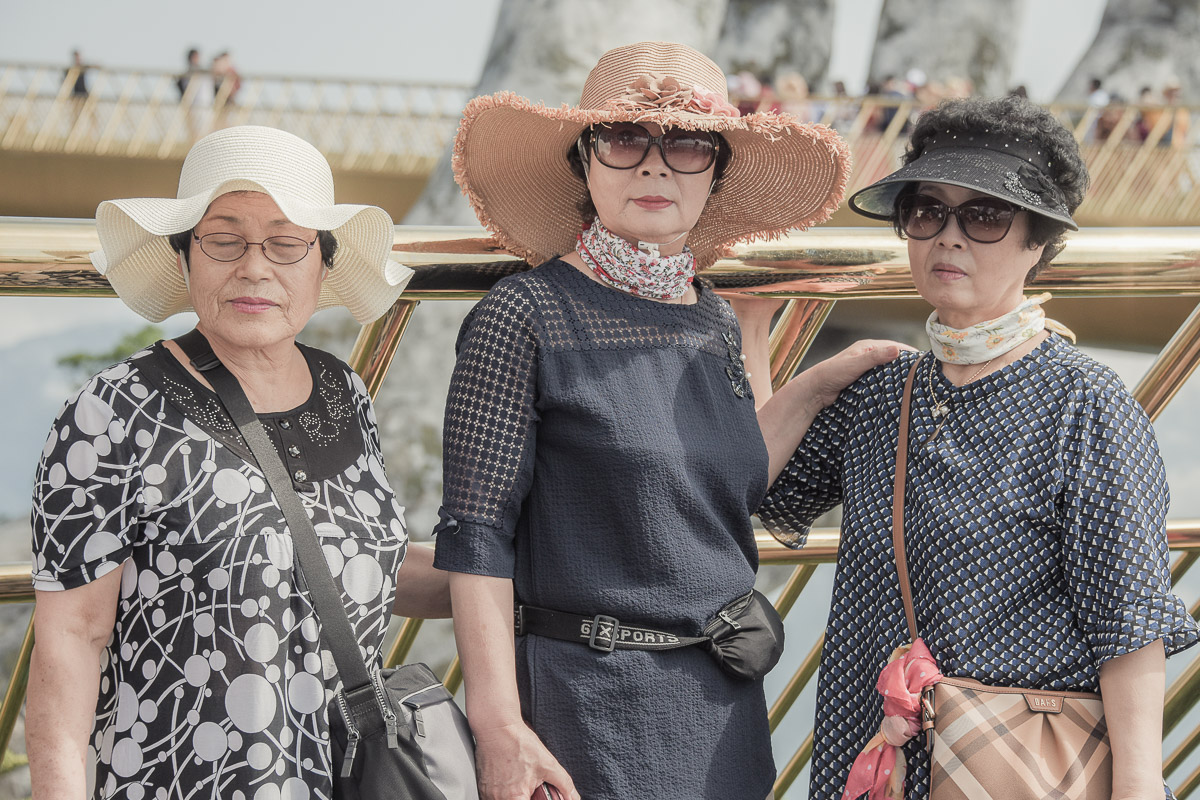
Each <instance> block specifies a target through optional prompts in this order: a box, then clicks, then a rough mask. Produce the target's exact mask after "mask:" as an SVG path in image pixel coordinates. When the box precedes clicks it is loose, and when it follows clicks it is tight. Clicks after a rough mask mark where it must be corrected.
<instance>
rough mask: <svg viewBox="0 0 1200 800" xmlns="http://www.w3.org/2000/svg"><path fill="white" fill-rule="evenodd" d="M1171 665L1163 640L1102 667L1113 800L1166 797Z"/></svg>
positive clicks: (1102, 687) (1153, 799) (1117, 658)
mask: <svg viewBox="0 0 1200 800" xmlns="http://www.w3.org/2000/svg"><path fill="white" fill-rule="evenodd" d="M1165 664H1166V655H1165V651H1164V649H1163V642H1162V640H1161V639H1159V640H1158V641H1156V642H1153V643H1152V644H1148V645H1146V646H1145V647H1143V648H1141V649H1140V650H1134V651H1133V652H1130V653H1125V654H1124V655H1119V656H1115V657H1114V658H1111V659H1109V660H1108V661H1106V662H1104V663H1103V664H1102V665H1101V666H1100V697H1101V698H1103V701H1104V718H1105V721H1106V722H1107V723H1108V738H1109V743H1110V744H1111V745H1112V754H1113V790H1112V797H1113V800H1160V798H1161V797H1162V796H1163V777H1162V718H1163V692H1164V685H1165V682H1166V678H1165Z"/></svg>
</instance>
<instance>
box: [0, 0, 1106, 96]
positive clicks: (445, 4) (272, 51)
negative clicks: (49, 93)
mask: <svg viewBox="0 0 1200 800" xmlns="http://www.w3.org/2000/svg"><path fill="white" fill-rule="evenodd" d="M966 1H967V2H985V0H966ZM646 2H654V0H646ZM836 2H837V5H836V15H835V30H834V47H833V56H832V62H833V63H832V65H831V69H830V75H831V77H832V78H834V79H839V78H840V79H842V80H845V81H846V83H847V86H849V87H851V88H852V89H854V88H855V87H858V88H861V86H862V84H863V83H864V82H865V79H866V74H867V67H868V61H869V58H870V48H871V45H872V43H873V41H874V38H875V27H876V23H877V20H878V18H879V8H880V6H881V5H882V3H883V0H836ZM499 7H500V0H436V1H435V2H430V0H420V2H417V1H416V0H390V2H381V1H380V0H338V1H337V2H335V3H330V2H316V0H287V1H286V2H284V0H207V2H205V3H180V2H173V1H172V0H102V1H101V2H97V0H0V20H2V22H0V61H18V62H37V63H51V64H59V63H64V62H65V61H66V60H67V59H68V57H69V55H70V52H71V50H72V48H75V47H79V48H80V49H82V51H83V53H84V56H85V58H86V59H87V60H89V61H90V62H94V63H97V64H106V65H110V66H119V67H142V68H156V69H167V70H176V69H180V68H181V67H182V65H183V61H184V57H183V54H184V52H185V51H186V50H187V49H188V48H189V47H193V46H195V47H197V48H199V49H200V50H201V51H202V53H203V54H204V57H205V59H206V63H207V59H209V58H211V57H212V56H213V55H215V54H216V53H218V52H220V51H221V50H226V49H228V50H230V51H231V52H232V53H233V55H234V59H235V61H236V63H237V65H238V68H239V69H240V70H241V71H242V72H243V73H258V74H272V75H278V74H285V75H299V76H313V77H361V78H386V79H395V78H402V79H408V80H446V81H451V82H457V83H473V82H474V81H475V78H476V77H477V76H478V74H479V71H480V69H481V67H482V66H483V58H484V55H485V54H486V51H487V46H488V42H489V41H490V39H491V31H492V26H493V24H494V22H495V19H496V13H497V10H498V9H499ZM1103 7H1104V0H1026V9H1027V11H1026V13H1025V14H1024V15H1023V19H1022V35H1021V39H1020V43H1019V44H1018V47H1017V52H1016V54H1015V57H1014V59H1015V61H1014V75H1013V83H1014V84H1017V83H1024V84H1026V85H1027V86H1028V87H1029V90H1030V94H1031V96H1032V97H1033V98H1034V99H1037V100H1049V99H1051V98H1052V97H1053V95H1054V93H1055V91H1056V90H1057V89H1058V87H1059V85H1060V84H1061V83H1062V82H1063V80H1064V79H1065V78H1066V76H1067V74H1068V72H1069V71H1070V69H1071V68H1072V67H1073V66H1074V64H1075V61H1076V60H1077V59H1078V57H1079V55H1080V54H1081V53H1082V52H1083V50H1084V49H1086V47H1087V46H1088V45H1089V44H1090V43H1091V40H1092V37H1093V36H1094V35H1095V32H1096V29H1097V26H1098V25H1099V21H1100V13H1101V12H1102V10H1103ZM629 29H630V39H631V40H632V39H636V38H638V37H637V25H636V20H630V25H629ZM931 46H936V43H931Z"/></svg>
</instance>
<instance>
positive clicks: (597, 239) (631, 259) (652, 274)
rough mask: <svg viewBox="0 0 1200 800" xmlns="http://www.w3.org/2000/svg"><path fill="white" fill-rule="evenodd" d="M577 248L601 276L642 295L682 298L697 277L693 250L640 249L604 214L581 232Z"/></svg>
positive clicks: (628, 290)
mask: <svg viewBox="0 0 1200 800" xmlns="http://www.w3.org/2000/svg"><path fill="white" fill-rule="evenodd" d="M575 252H577V253H579V257H580V258H582V259H583V263H584V264H587V266H588V269H590V270H591V271H592V272H594V273H595V274H596V276H597V277H598V278H600V280H602V281H604V282H605V283H607V284H608V285H609V286H612V287H613V288H615V289H620V290H621V291H623V292H628V293H629V294H635V295H637V296H638V297H649V298H653V299H655V300H678V299H679V298H680V297H683V293H684V292H686V291H687V288H688V286H690V285H691V283H692V280H693V279H694V278H695V277H696V258H695V256H693V255H692V251H691V250H689V249H687V248H686V247H684V248H683V252H682V253H680V254H679V255H674V256H654V255H651V254H649V253H644V252H642V251H641V250H638V249H637V248H636V247H634V246H633V245H632V244H630V243H629V242H628V241H626V240H625V239H622V238H621V237H620V236H617V235H616V234H615V233H613V232H612V231H610V230H609V229H608V228H606V227H604V225H603V224H601V222H600V218H599V217H597V218H596V220H595V221H594V222H593V223H592V224H591V227H589V228H586V229H584V231H583V233H581V234H579V240H578V242H577V243H576V244H575Z"/></svg>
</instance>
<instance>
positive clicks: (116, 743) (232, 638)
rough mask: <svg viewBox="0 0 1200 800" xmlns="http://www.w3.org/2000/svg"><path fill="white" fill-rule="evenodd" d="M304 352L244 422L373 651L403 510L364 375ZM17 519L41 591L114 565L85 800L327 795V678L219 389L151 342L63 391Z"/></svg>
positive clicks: (390, 592)
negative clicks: (284, 385) (292, 493)
mask: <svg viewBox="0 0 1200 800" xmlns="http://www.w3.org/2000/svg"><path fill="white" fill-rule="evenodd" d="M301 350H302V352H303V353H304V355H305V357H306V359H307V361H308V364H309V368H310V371H311V373H312V378H313V391H312V395H311V396H310V398H309V399H308V401H307V402H305V403H304V404H303V405H301V406H299V407H297V408H295V409H292V410H290V411H286V412H281V413H274V414H260V415H259V420H260V421H261V422H262V423H263V427H264V428H265V429H266V431H267V434H268V436H269V438H270V439H271V440H272V441H273V442H274V444H275V447H276V448H277V449H278V451H279V452H280V455H281V457H282V458H283V460H284V462H285V464H287V467H288V471H289V472H291V473H292V476H293V481H294V484H293V485H294V486H295V488H296V490H297V491H298V492H299V494H300V497H301V500H302V501H303V503H304V505H305V507H306V509H307V510H308V512H309V516H311V517H312V520H313V523H314V525H315V526H316V529H317V534H318V536H319V537H320V539H321V543H322V546H323V549H324V551H325V558H326V561H328V563H329V566H330V570H331V571H332V572H333V574H334V580H335V581H336V582H337V585H338V587H339V588H340V589H341V590H342V600H343V603H344V604H345V605H346V610H347V613H348V614H349V615H350V619H351V621H352V624H353V626H354V630H355V633H356V634H357V636H358V641H359V644H360V645H361V647H362V649H363V654H364V656H365V657H366V658H367V659H369V660H371V661H375V662H378V661H379V660H380V658H381V654H380V650H381V648H382V645H383V638H384V634H385V633H386V631H387V626H388V622H389V620H390V618H391V610H392V609H391V606H392V599H393V596H394V593H395V577H396V572H397V570H398V569H399V567H400V563H401V561H402V560H403V558H404V553H405V548H406V546H407V542H408V536H407V533H406V531H405V529H404V522H403V510H402V509H401V508H400V506H399V504H398V503H397V502H396V497H395V494H394V493H393V492H392V489H391V487H390V486H389V485H388V482H387V476H386V475H385V474H384V469H383V460H382V456H381V453H380V449H379V440H378V435H377V430H376V425H375V413H374V411H373V410H372V407H371V400H370V397H369V396H368V395H367V392H366V387H365V386H364V385H363V382H362V380H361V379H359V377H358V376H357V375H355V374H354V373H353V372H352V371H351V370H350V368H349V367H348V366H346V365H345V364H343V363H342V362H341V361H339V360H337V359H336V358H334V357H333V356H331V355H329V354H328V353H324V352H321V351H319V350H313V349H311V348H306V347H302V348H301ZM32 523H33V555H34V561H35V563H34V573H33V584H34V587H35V588H36V589H38V590H39V591H43V592H46V591H69V590H71V589H73V588H75V587H78V586H83V585H84V584H87V583H90V582H91V581H94V580H96V579H98V578H100V577H102V576H104V575H106V574H108V573H110V572H112V571H113V570H116V569H123V572H122V574H121V588H120V596H119V599H118V604H117V609H116V625H115V627H114V630H113V635H112V638H111V639H110V640H109V642H108V646H107V648H106V649H105V650H104V652H103V653H102V655H101V661H100V668H101V669H100V692H99V697H98V701H97V705H96V722H95V728H94V729H93V731H92V736H91V737H90V739H89V760H90V762H91V763H90V765H89V779H90V782H92V783H94V785H95V789H94V792H93V794H92V797H94V798H121V800H168V798H169V800H202V799H203V800H209V799H211V798H220V800H279V798H311V799H312V800H320V799H321V798H326V799H328V798H331V797H332V796H333V791H332V788H333V787H332V778H331V774H330V748H329V724H328V716H327V714H326V703H327V702H328V700H329V698H330V696H331V693H332V692H333V691H334V690H335V689H336V688H337V687H338V686H339V681H338V676H337V671H336V667H335V666H334V663H333V659H332V656H331V655H330V653H329V652H328V651H327V650H324V649H323V648H322V647H321V643H320V624H319V622H318V620H317V618H316V616H315V614H314V612H313V608H312V603H311V601H310V599H309V596H308V588H307V586H306V585H305V583H304V579H303V576H302V575H301V574H300V571H299V570H298V569H297V568H296V564H295V560H294V558H293V550H292V540H291V536H290V534H289V533H288V530H287V525H286V523H285V521H284V519H283V513H282V511H280V509H279V506H278V504H277V503H276V501H275V498H274V496H273V495H272V493H271V490H270V488H269V487H268V486H267V483H266V481H265V480H264V478H263V475H262V473H261V472H260V471H259V470H258V468H257V466H256V465H254V463H253V458H252V456H251V455H250V452H249V450H248V448H247V447H246V444H245V442H244V441H243V440H242V438H241V434H240V433H238V431H237V429H236V428H235V427H234V424H233V421H232V420H231V419H230V418H229V417H228V416H227V415H226V414H225V412H224V409H223V408H222V407H221V405H220V403H219V401H218V400H217V397H216V395H215V394H213V393H212V392H211V391H210V390H209V389H208V388H206V387H205V386H203V385H202V384H200V383H199V382H198V381H196V380H195V379H194V378H192V376H191V375H190V374H189V373H188V372H187V371H186V370H185V369H184V368H183V366H182V365H181V364H180V363H179V362H178V361H177V360H176V359H175V357H174V356H173V355H171V354H170V353H169V352H168V351H167V350H166V348H165V347H163V345H162V344H161V343H160V344H157V345H155V346H153V347H152V348H150V349H148V350H144V351H142V352H140V353H137V354H135V355H133V356H131V357H130V358H129V359H127V360H126V361H123V362H121V363H119V364H116V365H114V366H112V367H110V368H109V369H107V370H105V371H104V372H101V373H100V374H99V375H97V376H96V377H94V378H92V379H91V380H90V381H88V383H87V384H86V385H85V386H84V387H83V389H82V390H81V391H80V393H79V394H78V395H76V396H75V397H74V398H72V399H71V400H70V401H68V403H67V404H66V406H65V407H64V408H63V411H62V412H61V413H60V414H59V416H58V419H56V420H55V422H54V426H53V428H52V429H51V431H50V437H49V439H48V440H47V442H46V447H45V449H44V450H43V453H42V460H41V463H40V464H39V466H38V471H37V476H36V479H35V482H34V494H33V514H32ZM92 765H94V776H93V775H91V774H90V773H91V772H92Z"/></svg>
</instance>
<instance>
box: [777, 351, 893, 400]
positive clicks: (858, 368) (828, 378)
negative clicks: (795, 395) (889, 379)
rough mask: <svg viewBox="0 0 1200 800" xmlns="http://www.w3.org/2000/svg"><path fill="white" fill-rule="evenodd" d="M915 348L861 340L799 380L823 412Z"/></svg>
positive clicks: (804, 373) (816, 366)
mask: <svg viewBox="0 0 1200 800" xmlns="http://www.w3.org/2000/svg"><path fill="white" fill-rule="evenodd" d="M915 349H916V348H913V347H910V346H909V345H906V344H902V343H900V342H893V341H890V340H887V339H862V340H860V341H857V342H855V343H854V344H852V345H850V346H849V347H847V348H846V349H845V350H843V351H841V352H840V353H838V354H836V355H834V356H830V357H829V358H827V359H825V360H824V361H822V362H820V363H819V364H816V365H814V366H812V367H809V368H808V369H806V370H805V371H804V372H802V373H800V375H798V376H797V379H801V378H803V379H804V380H805V381H806V382H807V383H808V391H809V394H810V395H811V396H812V398H813V399H814V400H815V401H816V402H817V403H818V404H819V405H820V407H821V408H825V407H826V406H830V405H833V403H834V401H835V400H837V398H838V395H839V394H841V393H842V390H843V389H845V388H846V387H847V386H849V385H850V384H852V383H854V382H855V381H856V380H858V379H859V378H861V377H862V376H863V375H864V374H866V373H867V372H869V371H870V370H872V369H874V368H875V367H878V366H880V365H882V364H886V363H888V362H889V361H894V360H895V359H896V358H897V357H898V356H899V355H900V351H902V350H914V351H915Z"/></svg>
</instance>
